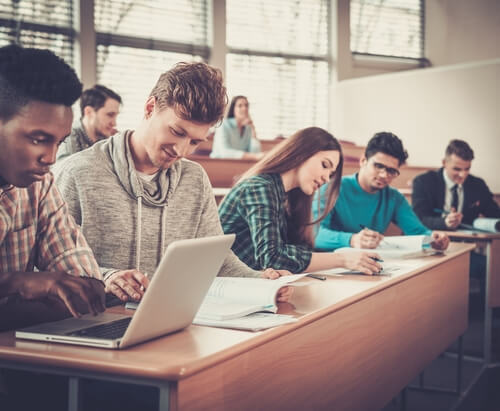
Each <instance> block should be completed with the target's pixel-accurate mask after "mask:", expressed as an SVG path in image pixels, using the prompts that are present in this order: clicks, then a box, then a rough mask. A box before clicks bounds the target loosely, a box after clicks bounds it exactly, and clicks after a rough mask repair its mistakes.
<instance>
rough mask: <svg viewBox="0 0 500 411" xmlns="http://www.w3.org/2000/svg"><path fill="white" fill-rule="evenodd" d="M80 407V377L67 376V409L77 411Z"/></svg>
mask: <svg viewBox="0 0 500 411" xmlns="http://www.w3.org/2000/svg"><path fill="white" fill-rule="evenodd" d="M80 407H81V395H80V378H78V377H69V378H68V411H79V410H80Z"/></svg>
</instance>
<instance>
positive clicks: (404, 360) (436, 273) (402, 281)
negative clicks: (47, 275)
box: [0, 243, 473, 409]
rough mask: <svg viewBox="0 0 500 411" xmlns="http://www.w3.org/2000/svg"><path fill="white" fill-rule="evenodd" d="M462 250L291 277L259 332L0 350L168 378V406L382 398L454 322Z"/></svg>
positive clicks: (458, 319)
mask: <svg viewBox="0 0 500 411" xmlns="http://www.w3.org/2000/svg"><path fill="white" fill-rule="evenodd" d="M472 249H473V246H472V245H468V244H457V243H454V244H452V246H451V247H450V250H449V251H447V252H446V254H445V255H442V256H432V257H425V260H423V262H422V265H421V266H420V267H418V268H415V269H413V270H411V271H410V272H408V273H406V274H404V275H399V276H395V277H385V276H377V277H368V276H348V277H346V276H342V277H330V278H328V279H327V280H326V281H318V280H313V279H308V278H305V279H302V280H300V281H310V284H309V285H307V286H304V287H296V292H295V293H294V296H293V298H292V300H291V302H290V303H284V304H280V310H279V312H280V313H289V314H293V315H295V316H297V317H298V318H299V321H298V322H297V323H292V324H288V325H284V326H281V327H277V328H274V329H270V330H266V331H262V332H257V333H252V332H245V331H237V330H229V329H219V328H212V327H201V326H194V325H191V326H189V327H188V328H186V329H185V330H183V331H180V332H177V333H174V334H171V335H168V336H165V337H162V338H158V339H155V340H152V341H150V342H146V343H143V344H140V345H137V346H134V347H131V348H128V349H126V350H123V351H114V350H106V349H99V348H86V347H75V346H71V345H64V344H53V343H41V342H32V341H25V340H16V339H15V338H14V332H13V331H10V332H4V333H0V361H3V362H4V363H5V362H6V361H7V362H9V361H10V362H16V363H25V364H34V365H37V366H42V367H46V368H47V369H50V367H58V368H59V369H68V370H70V371H71V370H84V371H90V372H92V373H93V374H94V375H95V376H96V378H98V376H99V374H100V373H103V374H108V375H109V374H116V375H127V376H133V377H135V378H146V379H158V380H168V381H172V382H176V384H174V385H173V386H172V390H173V391H172V393H171V397H170V400H169V401H170V407H171V408H172V409H198V408H205V409H216V408H217V407H221V406H226V407H230V409H250V408H252V404H253V408H255V404H265V408H267V409H276V408H273V407H276V406H278V405H279V404H282V405H284V404H285V403H288V404H289V406H290V405H291V404H295V405H297V406H299V407H301V406H307V405H308V404H309V405H310V404H313V405H317V406H319V407H321V406H324V405H325V404H337V405H338V406H345V405H346V404H347V403H350V402H352V404H358V405H360V404H361V403H363V402H364V403H365V404H371V405H373V404H379V405H383V404H385V403H387V402H388V401H389V400H390V398H392V396H394V395H396V394H397V392H399V390H400V389H402V388H403V387H404V386H405V385H406V384H407V383H408V382H409V381H410V380H411V379H412V378H413V377H414V376H415V375H416V374H417V373H418V372H419V371H421V369H423V368H424V366H425V365H427V364H428V363H429V362H430V361H432V359H434V358H435V357H436V356H437V355H438V354H439V353H440V352H442V351H443V350H444V349H445V348H446V347H447V346H448V345H449V344H451V343H452V342H453V340H454V339H455V338H456V337H457V336H458V335H460V334H461V333H463V332H464V331H465V328H466V326H467V293H468V253H469V252H470V250H472ZM112 310H113V311H117V310H118V311H119V310H123V309H122V308H120V307H115V308H114V309H112ZM393 368H394V372H392V371H390V370H392V369H393ZM70 371H68V374H70ZM311 373H312V374H311ZM385 373H388V374H387V375H385ZM292 382H295V383H294V384H292ZM367 382H369V383H370V384H372V385H373V386H372V387H367V386H366V383H367ZM357 384H363V385H361V386H358V385H357ZM269 385H271V386H273V387H274V388H275V390H274V391H273V390H272V389H271V388H270V387H269ZM277 387H281V388H279V390H278V391H276V389H277ZM299 387H302V388H299ZM360 389H361V391H363V392H364V393H365V394H363V395H364V397H362V398H357V399H356V395H355V392H356V391H359V390H360ZM255 401H257V402H255ZM283 401H285V403H284V402H283ZM360 401H361V402H360ZM366 401H369V402H366ZM372 401H375V402H372ZM213 407H215V408H213ZM269 407H270V408H269ZM228 409H229V408H228ZM336 409H337V408H336ZM338 409H340V408H338Z"/></svg>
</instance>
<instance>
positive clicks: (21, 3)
mask: <svg viewBox="0 0 500 411" xmlns="http://www.w3.org/2000/svg"><path fill="white" fill-rule="evenodd" d="M0 18H6V19H9V20H10V19H12V20H16V21H17V20H18V19H19V20H21V21H24V22H30V23H39V24H46V25H49V26H60V27H72V25H73V2H72V1H69V0H16V1H14V0H0Z"/></svg>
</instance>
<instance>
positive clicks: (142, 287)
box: [141, 273, 149, 291]
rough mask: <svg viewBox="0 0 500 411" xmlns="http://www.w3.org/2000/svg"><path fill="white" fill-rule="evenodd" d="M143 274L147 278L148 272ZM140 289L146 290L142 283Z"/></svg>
mask: <svg viewBox="0 0 500 411" xmlns="http://www.w3.org/2000/svg"><path fill="white" fill-rule="evenodd" d="M144 275H145V276H146V278H147V279H149V275H148V273H144ZM141 291H146V288H145V287H144V286H143V285H141Z"/></svg>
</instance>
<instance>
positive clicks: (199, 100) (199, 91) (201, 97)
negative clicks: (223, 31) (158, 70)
mask: <svg viewBox="0 0 500 411" xmlns="http://www.w3.org/2000/svg"><path fill="white" fill-rule="evenodd" d="M149 96H150V97H155V99H156V103H157V104H158V106H159V108H160V110H163V109H164V108H166V107H171V108H173V109H174V110H175V111H176V113H177V115H179V116H180V117H182V118H183V119H185V120H190V121H196V122H199V123H204V124H215V123H218V122H220V121H221V120H222V118H223V116H224V110H225V108H226V105H227V101H228V98H227V93H226V87H224V84H223V79H222V73H221V71H220V70H219V69H216V68H214V67H211V66H209V65H208V64H206V63H186V62H182V63H177V64H176V65H175V66H174V67H173V68H172V69H170V70H168V71H167V72H165V73H163V74H162V75H161V76H160V78H159V79H158V81H157V83H156V85H155V86H154V88H153V90H152V91H151V93H150V95H149Z"/></svg>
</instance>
